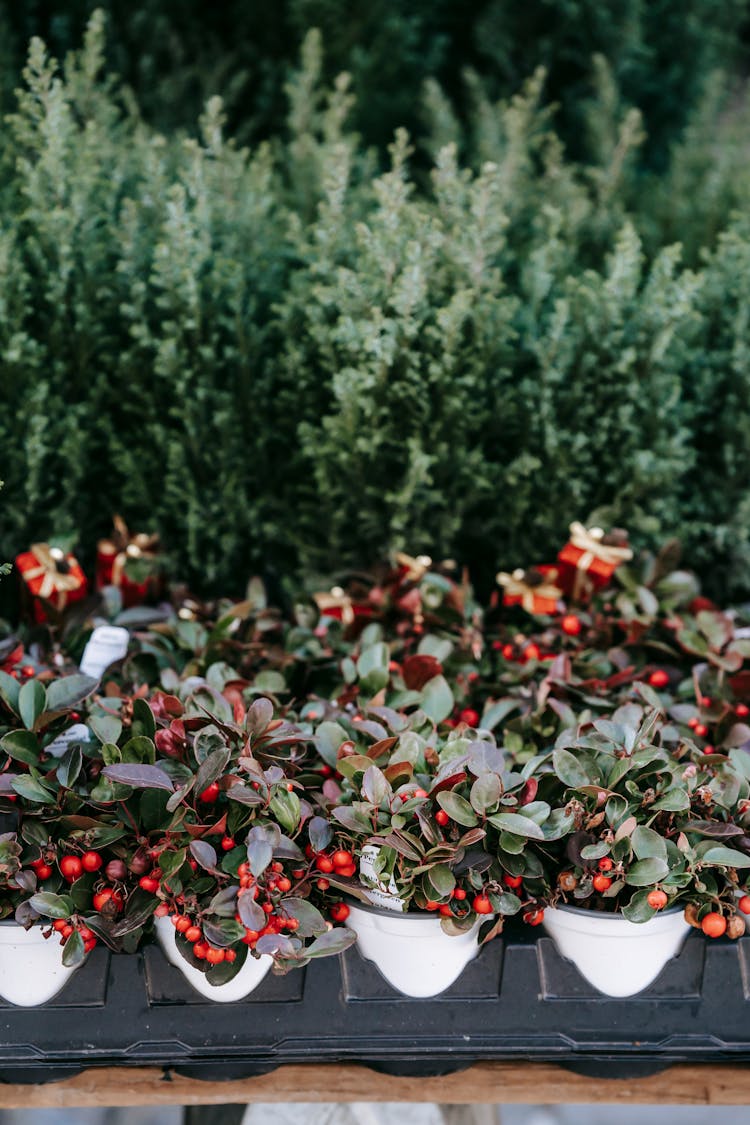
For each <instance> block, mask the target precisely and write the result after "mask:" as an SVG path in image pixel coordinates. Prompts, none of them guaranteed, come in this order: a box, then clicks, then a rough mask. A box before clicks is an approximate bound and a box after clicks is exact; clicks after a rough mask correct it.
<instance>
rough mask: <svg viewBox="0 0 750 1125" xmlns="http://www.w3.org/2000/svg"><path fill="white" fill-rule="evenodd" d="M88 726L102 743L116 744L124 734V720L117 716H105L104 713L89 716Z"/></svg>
mask: <svg viewBox="0 0 750 1125" xmlns="http://www.w3.org/2000/svg"><path fill="white" fill-rule="evenodd" d="M88 725H89V727H90V728H91V730H92V731H93V732H94V734H95V735H96V737H97V738H98V739H99V741H100V742H102V743H108V742H110V743H113V744H116V743H117V742H118V741H119V738H120V735H121V734H122V720H121V719H118V717H117V715H105V714H104V713H103V712H102V711H94V712H93V713H92V714H91V715H89V720H88Z"/></svg>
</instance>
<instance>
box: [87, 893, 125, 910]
mask: <svg viewBox="0 0 750 1125" xmlns="http://www.w3.org/2000/svg"><path fill="white" fill-rule="evenodd" d="M93 903H94V910H98V911H101V910H103V909H104V907H105V906H108V905H110V904H111V906H112V907H113V909H114V910H115V911H119V910H122V908H123V905H124V904H123V901H122V898H121V896H120V895H118V893H117V891H116V890H115V889H114V887H102V889H101V890H100V891H99V892H98V894H95V895H94V898H93Z"/></svg>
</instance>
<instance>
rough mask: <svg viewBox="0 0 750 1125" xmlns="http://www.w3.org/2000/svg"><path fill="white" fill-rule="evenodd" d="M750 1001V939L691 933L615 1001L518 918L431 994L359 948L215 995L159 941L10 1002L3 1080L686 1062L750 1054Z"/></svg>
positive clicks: (0, 1013)
mask: <svg viewBox="0 0 750 1125" xmlns="http://www.w3.org/2000/svg"><path fill="white" fill-rule="evenodd" d="M613 971H616V966H613ZM748 1000H750V937H748V938H743V939H740V941H739V942H729V941H728V940H723V939H722V940H719V941H714V942H710V943H708V942H706V941H705V939H704V938H703V937H702V936H701V935H698V934H692V935H691V936H690V937H689V938H688V940H687V942H686V944H685V946H684V948H683V950H682V952H681V953H680V955H679V956H678V957H676V958H674V959H673V960H672V961H670V963H669V964H668V965H667V966H666V967H665V969H664V970H663V972H662V973H661V975H660V976H659V977H658V978H657V980H656V981H655V982H654V983H653V984H652V985H651V986H650V987H649V988H648V989H646V990H645V991H644V992H642V993H639V995H637V996H634V997H632V998H628V999H618V1000H613V999H608V998H607V997H604V996H601V995H600V994H599V993H598V992H596V990H595V989H593V988H592V987H591V986H590V985H588V984H587V983H586V982H585V981H584V980H583V979H582V977H581V976H580V974H579V973H578V971H577V970H576V969H575V968H574V966H573V965H572V964H570V962H568V961H565V960H564V959H563V958H562V957H560V955H559V954H558V953H557V951H556V949H555V947H554V945H553V943H552V941H551V940H550V939H549V938H547V937H537V936H536V935H534V934H532V932H531V931H529V930H528V929H525V928H524V929H520V928H519V929H518V930H515V929H513V928H512V927H509V928H508V930H507V932H506V935H505V936H504V937H503V938H502V939H500V940H496V941H494V942H492V943H491V944H490V945H489V946H487V947H486V948H485V949H484V950H483V951H482V952H481V953H480V955H479V957H478V958H477V959H476V960H475V961H474V962H472V963H471V964H470V965H469V966H468V967H467V968H466V969H465V971H464V972H463V974H462V975H461V977H460V978H459V979H458V981H457V982H456V983H455V984H454V985H453V986H452V987H451V988H450V989H448V990H447V991H446V992H444V993H442V994H441V995H440V996H437V997H434V998H432V999H430V1000H412V999H408V998H406V997H404V996H401V995H400V994H399V993H397V992H396V991H395V990H394V989H393V988H391V986H390V985H389V984H388V983H387V982H386V981H385V980H384V978H383V977H382V976H381V975H380V973H379V972H378V971H377V969H376V968H375V967H374V966H373V965H372V964H371V963H369V962H367V961H364V960H363V959H362V957H361V956H360V955H359V953H358V952H357V950H356V948H354V949H350V950H348V951H347V952H346V953H345V954H344V956H343V957H341V958H333V959H329V960H326V961H321V962H317V963H314V964H312V965H310V966H308V967H307V968H306V969H304V970H300V971H297V972H294V973H290V974H289V975H288V976H286V977H274V976H272V975H269V976H267V977H266V978H265V980H264V981H263V983H262V984H261V985H260V986H259V987H258V988H257V989H256V991H255V992H253V993H251V994H250V996H248V997H247V998H246V999H244V1000H241V1001H238V1002H237V1003H233V1004H217V1003H212V1002H211V1001H209V1000H204V999H203V998H202V997H201V996H199V995H198V994H197V993H196V992H194V991H193V990H192V989H191V987H190V985H189V984H188V983H187V981H186V980H185V979H184V977H183V976H182V974H181V973H180V972H179V971H178V970H177V969H176V968H174V967H173V966H172V965H170V964H169V963H168V962H167V961H166V959H165V958H164V956H163V955H162V953H161V951H160V950H159V949H158V948H156V947H150V948H148V949H146V950H145V951H144V953H143V954H142V955H139V956H136V957H133V956H110V955H109V954H108V953H107V952H106V951H105V950H104V949H102V948H100V947H99V948H97V949H95V950H94V952H93V953H92V955H91V956H90V957H89V958H88V960H87V962H86V964H85V965H84V966H83V967H82V968H81V969H79V970H78V972H76V973H75V974H74V975H73V976H72V977H71V979H70V981H69V983H68V984H67V985H66V987H65V989H64V990H63V991H62V992H61V993H59V994H58V996H57V997H55V998H54V999H53V1000H51V1001H50V1002H49V1003H48V1004H45V1005H44V1006H43V1012H44V1018H40V1009H39V1008H16V1007H14V1006H13V1005H11V1004H7V1003H4V1002H0V1028H1V1033H0V1081H3V1082H45V1081H53V1080H55V1079H58V1078H63V1077H67V1076H69V1075H72V1074H75V1073H78V1072H80V1071H81V1070H84V1069H85V1068H87V1067H91V1066H97V1065H102V1066H103V1065H141V1066H145V1065H157V1066H163V1067H165V1068H168V1069H170V1070H172V1071H174V1072H176V1073H178V1074H183V1075H188V1076H190V1077H195V1078H205V1079H211V1080H217V1079H223V1078H226V1079H229V1078H244V1077H250V1076H252V1075H255V1074H262V1073H266V1072H267V1071H269V1070H273V1069H274V1068H275V1067H277V1066H280V1065H282V1064H284V1063H290V1062H294V1063H298V1062H360V1063H364V1064H366V1065H368V1066H370V1067H373V1068H375V1069H377V1070H381V1071H384V1072H386V1073H390V1074H405V1075H415V1076H427V1075H432V1074H445V1073H448V1072H450V1071H452V1070H459V1069H461V1068H463V1067H465V1066H469V1065H470V1064H471V1063H472V1062H475V1061H477V1060H510V1059H530V1060H538V1061H553V1062H557V1063H561V1064H563V1065H565V1066H568V1067H570V1068H572V1069H575V1070H577V1071H579V1072H581V1073H586V1074H591V1075H595V1076H599V1075H601V1076H611V1077H631V1076H637V1075H645V1074H649V1073H653V1072H655V1071H658V1070H660V1069H663V1068H664V1067H666V1066H669V1065H671V1064H672V1063H677V1062H689V1061H694V1062H698V1061H701V1062H714V1063H719V1062H735V1063H736V1062H742V1061H750V1004H749V1003H748Z"/></svg>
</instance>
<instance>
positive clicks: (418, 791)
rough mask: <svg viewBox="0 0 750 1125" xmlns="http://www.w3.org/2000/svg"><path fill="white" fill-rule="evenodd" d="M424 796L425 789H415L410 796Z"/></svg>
mask: <svg viewBox="0 0 750 1125" xmlns="http://www.w3.org/2000/svg"><path fill="white" fill-rule="evenodd" d="M426 796H427V790H426V789H415V790H414V792H413V793H412V797H426Z"/></svg>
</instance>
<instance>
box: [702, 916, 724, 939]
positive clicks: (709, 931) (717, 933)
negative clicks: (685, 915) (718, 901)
mask: <svg viewBox="0 0 750 1125" xmlns="http://www.w3.org/2000/svg"><path fill="white" fill-rule="evenodd" d="M726 928H727V920H726V918H724V917H723V915H721V914H718V913H717V912H716V911H715V910H714V911H712V912H711V913H710V914H707V915H706V916H705V918H703V919H702V920H701V929H702V930H703V933H704V934H705V935H706V937H721V935H722V934H723V933H724V932H725V931H726Z"/></svg>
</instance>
